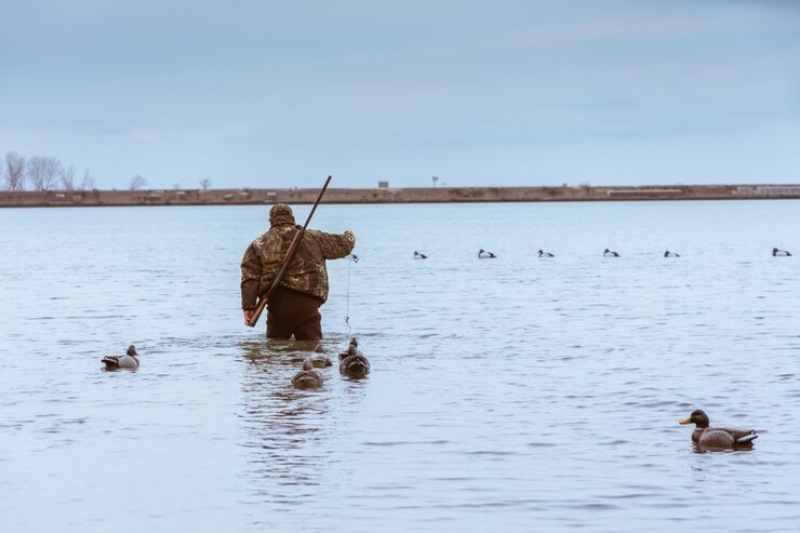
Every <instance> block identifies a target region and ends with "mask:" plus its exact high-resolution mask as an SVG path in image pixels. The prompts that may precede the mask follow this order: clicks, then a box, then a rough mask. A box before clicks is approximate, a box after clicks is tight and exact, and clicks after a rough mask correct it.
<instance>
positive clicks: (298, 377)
mask: <svg viewBox="0 0 800 533" xmlns="http://www.w3.org/2000/svg"><path fill="white" fill-rule="evenodd" d="M323 381H324V380H323V378H322V374H320V373H319V372H317V371H316V370H314V364H313V363H312V362H311V359H306V360H305V361H303V369H302V370H298V371H297V372H296V373H295V375H294V376H292V386H293V387H294V388H296V389H318V388H319V387H321V386H322V382H323Z"/></svg>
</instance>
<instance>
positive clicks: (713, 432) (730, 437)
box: [680, 409, 758, 449]
mask: <svg viewBox="0 0 800 533" xmlns="http://www.w3.org/2000/svg"><path fill="white" fill-rule="evenodd" d="M680 423H681V425H684V424H694V425H695V428H694V431H693V432H692V442H694V443H695V444H697V445H699V446H702V447H704V448H722V449H731V448H748V447H750V446H752V445H753V441H754V440H755V439H757V438H758V433H756V432H755V430H753V429H741V428H735V427H725V426H721V427H709V421H708V415H707V414H706V413H705V412H704V411H703V410H702V409H696V410H694V411H692V414H691V415H690V416H689V418H687V419H685V420H681V422H680Z"/></svg>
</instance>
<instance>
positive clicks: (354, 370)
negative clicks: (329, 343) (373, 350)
mask: <svg viewBox="0 0 800 533" xmlns="http://www.w3.org/2000/svg"><path fill="white" fill-rule="evenodd" d="M339 373H341V374H342V375H343V376H347V377H349V378H353V379H360V378H363V377H364V376H366V375H367V374H369V361H368V360H367V358H366V357H364V354H363V353H361V350H359V349H358V339H356V338H355V337H353V338H352V339H350V345H349V346H348V347H347V351H345V352H343V353H340V354H339Z"/></svg>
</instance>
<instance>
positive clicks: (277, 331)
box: [267, 287, 322, 341]
mask: <svg viewBox="0 0 800 533" xmlns="http://www.w3.org/2000/svg"><path fill="white" fill-rule="evenodd" d="M320 305H321V302H320V301H319V300H318V299H317V298H314V297H313V296H309V295H308V294H304V293H302V292H298V291H293V290H291V289H287V288H286V287H278V288H277V289H275V290H274V291H273V293H272V294H271V295H270V296H269V304H268V305H267V338H270V339H288V338H290V337H291V336H292V334H294V338H295V339H296V340H298V341H318V340H320V339H321V338H322V323H321V322H322V316H321V315H320V314H319V306H320Z"/></svg>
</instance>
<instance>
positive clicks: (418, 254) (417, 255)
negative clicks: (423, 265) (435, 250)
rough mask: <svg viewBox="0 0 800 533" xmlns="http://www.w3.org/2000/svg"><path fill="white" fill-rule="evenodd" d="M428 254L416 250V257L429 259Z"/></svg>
mask: <svg viewBox="0 0 800 533" xmlns="http://www.w3.org/2000/svg"><path fill="white" fill-rule="evenodd" d="M427 258H428V256H427V255H425V254H421V253H419V252H418V251H416V250H414V259H427Z"/></svg>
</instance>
